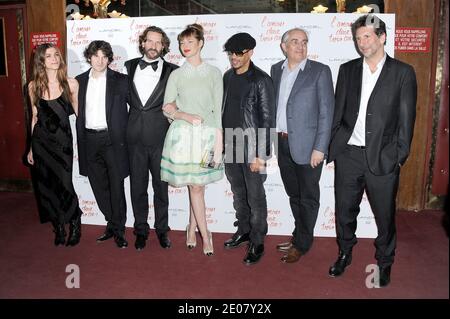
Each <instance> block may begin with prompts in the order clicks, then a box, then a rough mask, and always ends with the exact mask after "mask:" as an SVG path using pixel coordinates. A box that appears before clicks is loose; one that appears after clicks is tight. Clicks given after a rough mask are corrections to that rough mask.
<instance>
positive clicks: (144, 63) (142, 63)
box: [139, 60, 159, 71]
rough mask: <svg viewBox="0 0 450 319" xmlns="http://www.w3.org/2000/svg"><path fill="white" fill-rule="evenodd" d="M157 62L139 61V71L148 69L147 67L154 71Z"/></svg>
mask: <svg viewBox="0 0 450 319" xmlns="http://www.w3.org/2000/svg"><path fill="white" fill-rule="evenodd" d="M158 62H159V61H153V62H147V61H144V60H140V61H139V67H140V68H141V70H143V69H145V68H146V67H148V66H149V65H151V66H152V69H153V71H156V69H157V68H158Z"/></svg>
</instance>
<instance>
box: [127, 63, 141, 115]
mask: <svg viewBox="0 0 450 319" xmlns="http://www.w3.org/2000/svg"><path fill="white" fill-rule="evenodd" d="M138 64H139V59H136V60H135V61H133V63H132V64H131V65H130V74H129V81H130V82H131V90H132V94H134V95H135V96H137V99H136V101H138V102H139V106H140V108H143V107H144V105H143V104H142V102H141V99H140V98H139V93H138V90H137V88H136V85H135V84H134V75H135V74H136V68H137V66H138Z"/></svg>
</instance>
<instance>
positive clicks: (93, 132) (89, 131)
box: [85, 128, 108, 134]
mask: <svg viewBox="0 0 450 319" xmlns="http://www.w3.org/2000/svg"><path fill="white" fill-rule="evenodd" d="M85 131H86V132H87V133H92V134H98V133H106V132H108V128H101V129H97V130H94V129H91V128H85Z"/></svg>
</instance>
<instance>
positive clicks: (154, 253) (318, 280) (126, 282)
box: [0, 192, 449, 299]
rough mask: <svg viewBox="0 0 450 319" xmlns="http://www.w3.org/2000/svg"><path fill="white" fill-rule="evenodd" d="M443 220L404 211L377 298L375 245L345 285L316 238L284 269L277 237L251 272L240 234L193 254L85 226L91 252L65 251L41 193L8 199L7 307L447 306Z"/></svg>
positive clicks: (181, 236) (4, 239) (2, 212)
mask: <svg viewBox="0 0 450 319" xmlns="http://www.w3.org/2000/svg"><path fill="white" fill-rule="evenodd" d="M443 216H444V213H443V212H435V211H427V212H421V213H411V212H399V213H398V217H397V229H398V244H397V254H396V262H395V264H394V266H393V268H392V275H391V279H392V281H391V284H390V285H389V286H388V287H387V288H381V289H376V288H374V289H368V288H366V286H365V281H366V276H367V275H368V273H366V272H365V268H366V266H367V265H368V264H372V263H375V259H374V254H375V248H374V246H373V240H371V239H360V240H359V242H358V244H357V245H356V246H355V248H354V252H353V262H352V265H351V266H350V267H349V268H348V269H347V271H346V273H345V274H344V275H343V277H340V278H330V277H328V268H329V266H330V264H332V263H333V262H334V260H335V258H336V254H337V246H336V242H335V239H334V238H315V241H314V246H313V248H312V249H311V251H310V252H309V253H308V254H307V255H305V256H303V257H302V258H301V259H300V261H299V262H298V263H295V264H283V263H281V262H280V257H281V256H282V255H281V254H280V253H278V252H276V251H275V245H276V244H277V243H279V242H281V241H284V240H286V239H287V236H267V239H266V242H265V247H266V254H265V256H264V257H263V259H262V260H261V262H260V263H259V264H256V265H254V266H250V267H249V266H245V265H244V264H242V259H243V257H244V254H245V248H244V247H241V248H238V249H236V250H232V251H228V250H225V249H224V248H223V241H225V240H226V239H228V238H229V236H230V234H223V233H214V234H213V239H214V246H215V255H214V256H213V257H209V258H208V257H206V256H204V255H203V254H202V250H201V247H197V248H195V249H194V250H193V251H188V250H187V249H186V247H185V244H184V240H185V233H184V232H181V231H171V232H170V238H171V240H172V243H173V247H172V248H171V249H169V250H163V249H162V248H160V247H159V245H158V242H157V239H156V236H155V233H154V231H152V232H151V235H150V238H149V241H148V245H147V247H146V249H145V250H143V251H141V252H137V251H136V250H135V249H134V246H133V244H134V236H133V235H132V229H127V233H126V237H127V239H128V240H129V244H130V246H129V247H128V248H127V249H118V248H116V246H115V244H114V242H113V241H112V240H110V241H107V242H105V243H102V244H97V243H96V242H95V238H96V237H97V236H98V235H100V234H101V233H102V232H103V230H104V227H103V226H89V225H83V227H82V232H83V235H82V239H81V243H80V244H79V245H78V246H76V247H72V248H67V247H55V246H54V245H53V233H52V231H51V226H50V224H40V223H39V221H38V215H37V208H36V204H35V200H34V196H33V194H30V193H8V192H0V229H1V232H0V243H1V248H0V283H1V284H0V298H6V299H10V298H25V299H28V298H39V299H41V298H44V299H45V298H81V299H97V298H119V299H122V298H125V299H127V298H150V299H166V298H169V299H186V298H189V299H191V298H202V299H203V298H204V299H210V298H224V299H229V298H233V299H234V298H236V299H260V298H263V299H303V298H313V299H315V298H327V299H329V298H331V299H335V298H339V299H340V298H364V299H365V298H369V299H374V298H383V299H397V298H425V299H428V298H446V299H448V297H449V258H448V256H449V247H448V246H449V241H448V237H447V235H446V232H445V229H444V228H443V226H442V219H443ZM69 264H75V265H78V266H79V269H80V288H79V289H68V288H66V284H65V282H66V277H67V276H68V275H69V273H68V272H66V266H67V265H69Z"/></svg>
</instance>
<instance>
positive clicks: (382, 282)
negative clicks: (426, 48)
mask: <svg viewBox="0 0 450 319" xmlns="http://www.w3.org/2000/svg"><path fill="white" fill-rule="evenodd" d="M352 32H353V37H354V40H355V42H356V46H357V49H358V51H359V53H360V54H361V55H362V57H361V58H359V59H355V60H352V61H349V62H347V63H344V64H343V65H341V67H340V70H339V75H338V80H337V84H336V93H335V99H336V104H335V111H334V118H333V127H332V133H331V143H330V150H329V162H332V161H334V163H335V197H336V233H337V241H338V245H339V256H338V259H337V260H336V262H335V263H334V265H333V266H332V267H331V268H330V270H329V274H330V276H332V277H337V276H340V275H341V274H342V273H343V272H344V270H345V267H346V266H348V265H349V264H350V262H351V260H352V248H353V246H354V245H355V244H356V241H357V240H356V236H355V231H356V226H357V224H356V218H357V216H358V213H359V210H360V209H359V205H360V203H361V199H362V196H363V193H364V190H366V192H367V197H368V200H369V203H370V205H371V207H372V211H373V214H374V215H375V221H376V224H377V228H378V236H377V238H376V239H375V247H376V254H375V258H376V259H377V263H378V266H379V286H381V287H384V286H386V285H388V284H389V282H390V274H391V265H392V264H393V262H394V255H395V246H396V238H397V237H396V229H395V198H396V195H397V190H398V183H399V174H400V167H401V166H402V165H403V164H404V163H405V161H406V159H407V157H408V155H409V150H410V145H411V140H412V137H413V131H414V122H415V114H416V99H417V83H416V75H415V72H414V69H413V67H412V66H410V65H408V64H405V63H403V62H400V61H399V60H396V59H393V58H391V57H390V56H389V55H387V54H386V53H385V51H384V45H385V43H386V25H385V23H384V22H383V21H382V20H381V19H379V18H378V17H376V16H374V15H365V16H362V17H360V18H359V19H357V20H356V21H355V22H354V23H353V24H352Z"/></svg>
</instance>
